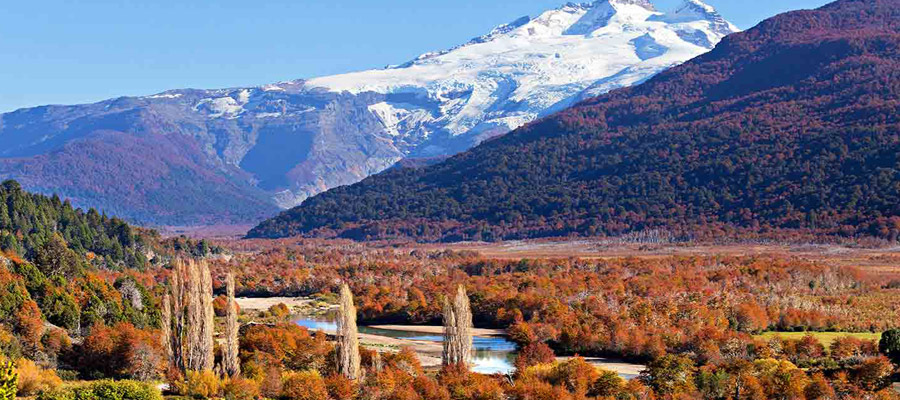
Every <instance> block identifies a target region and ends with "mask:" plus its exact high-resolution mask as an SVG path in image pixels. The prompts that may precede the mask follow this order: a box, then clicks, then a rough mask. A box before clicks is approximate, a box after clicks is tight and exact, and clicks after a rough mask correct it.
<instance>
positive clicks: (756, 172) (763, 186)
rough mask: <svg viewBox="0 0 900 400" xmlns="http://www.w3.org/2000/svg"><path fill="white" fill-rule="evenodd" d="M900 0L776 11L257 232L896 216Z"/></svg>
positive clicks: (891, 232) (454, 231)
mask: <svg viewBox="0 0 900 400" xmlns="http://www.w3.org/2000/svg"><path fill="white" fill-rule="evenodd" d="M898 30H900V0H864V1H863V0H842V1H838V2H835V3H832V4H830V5H828V6H825V7H823V8H821V9H818V10H814V11H798V12H792V13H787V14H783V15H779V16H776V17H774V18H771V19H769V20H766V21H764V22H763V23H761V24H760V25H758V26H757V27H755V28H753V29H751V30H749V31H747V32H743V33H739V34H735V35H731V36H729V37H727V38H725V39H724V40H723V41H722V42H721V43H720V44H719V45H718V46H717V47H716V48H715V49H714V50H713V51H711V52H709V53H707V54H705V55H702V56H700V57H697V58H696V59H694V60H692V61H690V62H687V63H685V64H683V65H681V66H678V67H675V68H673V69H670V70H668V71H666V72H664V73H661V74H659V75H657V76H656V77H655V78H653V79H651V80H649V81H648V82H646V83H644V84H641V85H638V86H635V87H632V88H627V89H622V90H617V91H614V92H611V93H609V94H607V95H604V96H600V97H598V98H595V99H591V100H588V101H586V102H583V103H581V104H578V105H577V106H575V107H573V108H571V109H568V110H566V111H563V112H561V113H559V114H556V115H554V116H551V117H548V118H545V119H542V120H540V121H537V122H534V123H532V124H529V125H527V126H525V127H523V128H521V129H518V130H516V131H514V132H512V133H510V134H508V135H505V136H503V137H501V138H498V139H496V140H492V141H489V142H486V143H484V144H482V145H480V146H478V147H476V148H474V149H472V150H470V151H468V152H465V153H462V154H460V155H457V156H455V157H452V158H450V159H449V160H447V161H445V162H443V163H440V164H437V165H434V166H430V167H425V168H420V169H399V170H392V171H389V172H386V173H384V174H381V175H378V176H374V177H371V178H369V179H366V180H364V181H362V182H361V183H359V184H356V185H352V186H348V187H342V188H338V189H334V190H332V191H329V192H327V193H324V194H321V195H319V196H316V197H314V198H311V199H309V200H307V201H306V202H305V203H303V205H301V206H299V207H296V208H294V209H292V210H289V211H287V212H285V213H283V214H281V215H280V216H278V217H276V218H274V219H271V220H268V221H266V222H264V223H262V224H260V225H259V226H258V227H256V228H255V229H253V230H252V231H251V232H250V234H249V236H251V237H280V236H287V235H294V234H325V235H332V234H338V235H342V236H346V237H353V238H360V239H363V238H374V237H382V238H383V237H393V236H413V237H418V238H421V239H430V240H462V239H487V240H491V239H497V238H501V237H502V238H521V237H541V236H559V235H570V234H581V235H593V234H609V235H615V234H621V233H626V232H631V231H638V230H643V229H648V228H653V227H665V228H667V229H670V230H672V231H676V232H687V233H693V232H707V233H712V234H716V233H719V232H722V231H723V230H751V231H755V232H759V231H766V230H771V229H813V230H817V231H820V232H829V233H839V234H860V233H862V234H874V235H879V236H884V237H888V238H891V239H895V238H896V236H897V234H898V231H900V184H898V182H900V173H898V172H900V157H898V154H900V107H898V106H900V72H898V71H900V69H898V66H900V33H898V32H900V31H898Z"/></svg>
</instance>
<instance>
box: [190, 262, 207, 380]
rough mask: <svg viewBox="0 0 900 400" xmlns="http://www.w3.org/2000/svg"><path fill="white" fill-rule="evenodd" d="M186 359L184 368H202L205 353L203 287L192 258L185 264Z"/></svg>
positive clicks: (193, 369) (194, 369)
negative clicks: (186, 273) (186, 276)
mask: <svg viewBox="0 0 900 400" xmlns="http://www.w3.org/2000/svg"><path fill="white" fill-rule="evenodd" d="M187 272H188V281H187V296H185V302H186V303H187V343H186V344H187V359H186V360H185V368H186V369H188V370H191V371H200V370H203V369H204V368H203V363H204V362H205V361H206V354H205V352H204V349H203V347H202V346H203V343H202V342H203V339H202V336H203V324H204V320H205V318H204V316H203V300H202V296H203V289H202V285H201V278H200V268H199V267H198V266H197V263H196V262H194V261H193V260H189V261H188V265H187Z"/></svg>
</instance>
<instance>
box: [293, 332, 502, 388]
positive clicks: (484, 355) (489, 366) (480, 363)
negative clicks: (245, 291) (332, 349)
mask: <svg viewBox="0 0 900 400" xmlns="http://www.w3.org/2000/svg"><path fill="white" fill-rule="evenodd" d="M295 322H296V323H297V325H300V326H303V327H306V328H308V329H310V330H323V331H325V332H335V331H336V330H337V325H336V324H335V323H334V322H333V321H330V320H326V319H311V318H301V319H298V320H296V321H295ZM359 332H360V333H361V334H367V335H374V336H381V337H387V338H393V339H401V340H408V341H418V342H433V343H438V344H439V343H441V342H443V340H444V338H443V336H441V335H431V334H423V333H420V332H413V331H404V330H393V329H391V330H388V329H377V328H371V327H367V326H360V327H359ZM472 344H473V346H474V347H475V354H474V357H473V360H472V363H473V366H472V370H473V371H475V372H478V373H482V374H495V373H500V374H506V373H511V372H513V371H514V370H515V366H514V363H515V360H516V344H515V343H513V342H510V341H509V340H508V339H506V338H505V337H502V336H475V337H473V338H472Z"/></svg>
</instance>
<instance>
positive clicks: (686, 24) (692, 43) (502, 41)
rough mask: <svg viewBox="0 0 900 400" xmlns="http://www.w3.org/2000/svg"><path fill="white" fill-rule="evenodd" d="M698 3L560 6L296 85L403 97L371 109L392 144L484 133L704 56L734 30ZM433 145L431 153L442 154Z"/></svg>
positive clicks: (617, 0) (629, 0) (610, 1)
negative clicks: (402, 59)
mask: <svg viewBox="0 0 900 400" xmlns="http://www.w3.org/2000/svg"><path fill="white" fill-rule="evenodd" d="M688 6H690V7H688ZM704 6H705V5H704V4H703V3H701V2H700V1H699V0H688V1H687V2H686V3H685V6H682V7H680V8H679V9H676V10H674V11H672V12H670V13H663V12H659V11H657V10H656V8H654V6H653V4H652V3H651V2H650V1H648V0H599V1H594V2H591V3H568V4H565V5H563V6H561V7H558V8H555V9H551V10H547V11H545V12H543V13H541V14H540V15H538V16H536V17H534V18H530V17H522V18H519V19H517V20H515V21H513V22H511V23H507V24H503V25H500V26H498V27H496V28H494V29H493V30H491V31H490V32H488V33H487V34H485V35H483V36H479V37H476V38H474V39H472V40H470V41H468V42H466V43H464V44H462V45H460V46H456V47H453V48H450V49H447V50H443V51H437V52H431V53H426V54H423V55H421V56H419V57H418V58H416V59H414V60H412V61H410V62H407V63H405V64H402V65H400V66H396V67H389V68H385V69H376V70H369V71H362V72H355V73H349V74H343V75H336V76H328V77H321V78H314V79H310V80H307V81H305V82H304V83H303V85H304V86H305V87H307V88H310V89H318V90H327V91H331V92H349V93H351V94H359V93H364V92H374V93H381V94H385V95H388V96H393V97H394V98H397V99H400V98H402V100H396V101H387V102H385V104H379V105H377V106H376V107H373V108H370V110H369V111H371V112H372V113H373V114H374V115H376V116H377V117H378V118H379V120H380V121H382V122H383V123H384V125H385V132H387V133H388V134H389V135H390V136H391V137H394V138H403V140H408V139H409V138H408V137H407V135H410V134H414V135H424V136H425V137H430V136H431V135H432V134H437V135H449V136H450V137H457V136H460V135H468V136H473V137H485V136H488V135H493V134H497V133H498V132H499V133H502V132H506V131H508V130H510V129H515V128H517V127H519V126H521V125H522V124H524V123H527V122H528V121H531V120H533V119H535V118H537V117H540V116H541V115H545V114H546V113H549V112H553V111H556V110H559V109H561V108H563V107H566V106H568V105H570V104H572V103H573V102H575V101H578V100H579V99H581V98H584V96H588V95H597V94H601V93H604V92H606V91H609V90H612V89H616V88H619V87H623V86H629V85H632V84H635V83H638V82H641V81H643V80H645V79H647V78H649V77H650V76H652V75H654V74H656V73H658V72H660V71H662V70H664V69H666V68H669V67H671V66H673V65H676V64H679V63H682V62H684V61H686V60H688V59H691V58H693V57H695V56H698V55H700V54H702V53H704V52H706V51H708V50H709V49H711V48H712V47H713V46H714V45H715V44H716V43H718V41H719V40H721V39H722V37H724V35H725V34H727V33H731V32H733V31H736V29H733V27H732V26H731V25H730V24H728V23H727V21H724V19H721V16H719V15H718V14H717V13H716V12H715V10H713V9H712V8H711V7H708V6H706V7H704ZM720 19H721V20H720ZM722 21H724V24H722V23H721V22H722ZM412 104H415V106H412ZM416 107H418V108H416ZM422 132H425V133H424V134H423V133H422ZM409 140H411V139H409ZM417 140H419V139H417ZM435 149H436V150H434V151H433V152H431V153H434V154H445V153H447V152H449V150H447V149H440V148H437V146H435ZM425 153H429V152H425ZM431 153H429V154H431Z"/></svg>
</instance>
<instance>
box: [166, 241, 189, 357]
mask: <svg viewBox="0 0 900 400" xmlns="http://www.w3.org/2000/svg"><path fill="white" fill-rule="evenodd" d="M173 267H174V268H173V271H172V277H171V282H170V284H169V290H170V291H171V295H172V314H173V318H172V319H171V323H172V330H171V331H172V332H171V335H172V336H171V338H172V342H171V346H172V358H171V360H170V362H171V363H172V365H174V366H175V368H178V369H180V370H184V369H185V357H184V335H185V330H186V329H185V328H186V326H185V325H186V321H185V313H186V310H185V303H186V296H187V286H186V282H187V275H188V273H187V265H186V264H185V262H184V260H182V259H180V258H179V259H176V260H175V262H174V266H173Z"/></svg>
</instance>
